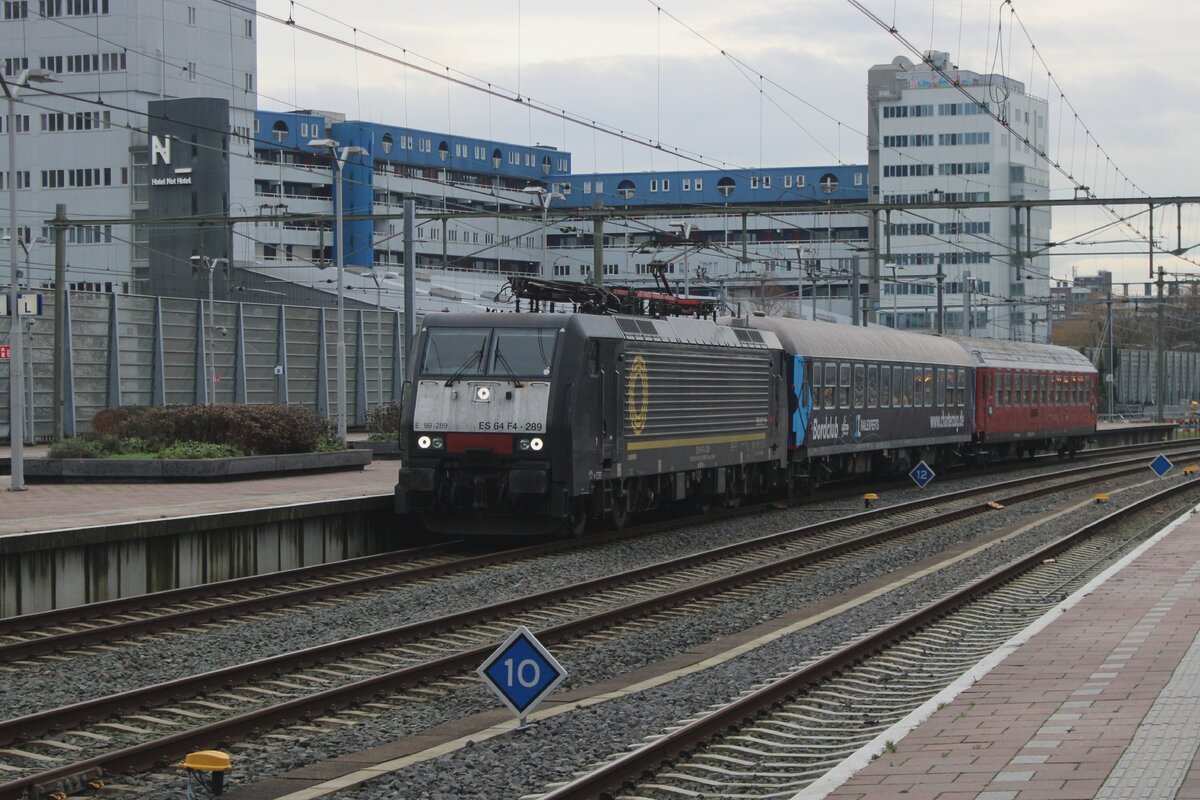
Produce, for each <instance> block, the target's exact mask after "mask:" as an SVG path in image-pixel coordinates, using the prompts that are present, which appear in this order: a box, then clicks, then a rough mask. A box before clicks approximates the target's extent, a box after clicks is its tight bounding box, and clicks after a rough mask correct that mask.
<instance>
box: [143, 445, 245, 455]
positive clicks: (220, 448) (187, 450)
mask: <svg viewBox="0 0 1200 800" xmlns="http://www.w3.org/2000/svg"><path fill="white" fill-rule="evenodd" d="M240 455H241V452H240V451H239V450H238V449H237V448H236V447H230V446H229V445H227V444H212V443H210V442H176V443H175V444H172V445H168V446H166V447H164V448H163V449H161V450H159V451H158V457H159V458H234V457H236V456H240Z"/></svg>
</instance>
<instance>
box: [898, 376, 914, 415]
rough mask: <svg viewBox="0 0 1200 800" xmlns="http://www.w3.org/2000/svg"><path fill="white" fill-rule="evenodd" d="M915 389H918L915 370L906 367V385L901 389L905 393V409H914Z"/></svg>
mask: <svg viewBox="0 0 1200 800" xmlns="http://www.w3.org/2000/svg"><path fill="white" fill-rule="evenodd" d="M915 387H916V380H915V378H914V377H913V368H912V367H905V368H904V385H903V386H902V387H901V389H902V390H903V392H904V407H905V408H912V404H913V391H914V389H915Z"/></svg>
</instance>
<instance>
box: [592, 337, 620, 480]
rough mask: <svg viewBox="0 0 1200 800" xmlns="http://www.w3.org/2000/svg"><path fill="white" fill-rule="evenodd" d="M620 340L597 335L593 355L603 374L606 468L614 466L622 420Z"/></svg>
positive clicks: (602, 432)
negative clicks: (619, 365)
mask: <svg viewBox="0 0 1200 800" xmlns="http://www.w3.org/2000/svg"><path fill="white" fill-rule="evenodd" d="M617 344H618V343H617V342H615V341H612V340H606V339H593V340H592V342H591V343H590V344H589V347H590V348H591V350H590V352H589V358H591V359H592V367H591V369H593V370H595V371H596V372H597V373H599V375H600V393H599V394H600V408H599V412H600V413H599V415H598V416H599V428H600V429H599V436H600V458H601V464H602V466H603V469H604V470H605V471H607V470H610V469H612V467H613V459H614V458H616V452H617V431H618V430H619V429H620V424H621V418H620V414H621V381H620V376H619V375H618V374H617Z"/></svg>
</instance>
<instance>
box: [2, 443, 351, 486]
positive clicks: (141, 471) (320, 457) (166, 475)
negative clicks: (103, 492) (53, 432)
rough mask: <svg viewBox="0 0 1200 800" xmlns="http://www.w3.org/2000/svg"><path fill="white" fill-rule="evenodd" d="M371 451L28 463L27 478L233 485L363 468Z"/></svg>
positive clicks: (96, 459) (26, 460)
mask: <svg viewBox="0 0 1200 800" xmlns="http://www.w3.org/2000/svg"><path fill="white" fill-rule="evenodd" d="M370 463H371V451H370V450H359V449H354V450H342V451H339V452H336V453H289V454H286V455H275V456H241V457H238V458H145V459H109V458H27V459H25V477H26V478H28V479H31V480H37V481H65V482H89V481H229V480H239V479H242V478H266V477H273V476H276V475H281V474H285V475H286V474H291V475H294V474H298V473H303V472H323V471H328V470H342V469H362V468H364V467H365V466H367V465H368V464H370Z"/></svg>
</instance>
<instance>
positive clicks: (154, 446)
mask: <svg viewBox="0 0 1200 800" xmlns="http://www.w3.org/2000/svg"><path fill="white" fill-rule="evenodd" d="M92 432H93V438H94V439H97V440H105V439H115V440H117V441H119V442H127V441H129V440H140V441H139V445H140V446H142V447H144V448H145V450H146V451H150V452H156V451H160V450H163V449H164V448H169V447H174V446H178V445H181V444H184V443H193V444H203V445H222V446H225V447H229V448H233V449H234V450H236V451H238V452H239V453H241V454H243V455H277V454H280V453H312V452H319V451H324V450H334V449H341V446H340V445H339V444H338V443H337V439H336V430H335V429H334V427H333V424H332V423H331V422H330V421H328V420H323V419H320V418H319V417H317V415H316V414H314V413H313V412H312V411H310V410H309V409H307V408H305V407H304V406H282V405H212V406H121V407H118V408H103V409H101V410H99V411H97V412H96V414H95V415H94V416H93V417H92ZM184 449H185V450H186V449H189V448H184ZM190 449H191V450H195V448H194V447H192V448H190ZM122 451H125V452H128V448H126V447H123V446H122V447H119V448H118V449H117V450H116V451H115V452H122ZM210 452H216V451H210ZM202 457H204V456H202Z"/></svg>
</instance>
